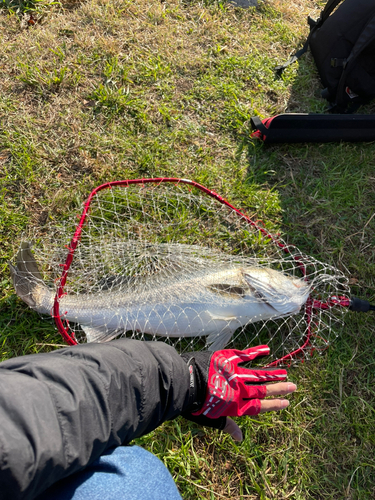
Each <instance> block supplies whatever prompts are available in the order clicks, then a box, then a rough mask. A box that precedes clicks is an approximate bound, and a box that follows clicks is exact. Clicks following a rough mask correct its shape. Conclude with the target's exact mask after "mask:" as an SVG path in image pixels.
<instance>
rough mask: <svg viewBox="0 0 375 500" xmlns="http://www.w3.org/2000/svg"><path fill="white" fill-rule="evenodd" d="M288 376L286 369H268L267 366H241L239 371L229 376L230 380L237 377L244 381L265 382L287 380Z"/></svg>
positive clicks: (238, 379)
mask: <svg viewBox="0 0 375 500" xmlns="http://www.w3.org/2000/svg"><path fill="white" fill-rule="evenodd" d="M287 376H288V373H287V371H286V370H281V369H277V370H268V369H266V368H241V367H240V366H239V367H238V368H237V371H236V372H235V373H233V374H232V375H231V376H230V377H229V378H228V382H230V381H232V380H234V379H237V381H238V382H239V381H240V380H241V381H242V382H244V383H248V384H250V383H257V382H261V383H265V382H276V381H279V382H280V381H281V380H285V379H286V378H287Z"/></svg>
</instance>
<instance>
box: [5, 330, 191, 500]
mask: <svg viewBox="0 0 375 500" xmlns="http://www.w3.org/2000/svg"><path fill="white" fill-rule="evenodd" d="M188 407H189V373H188V369H187V365H186V363H185V361H184V360H183V359H182V358H181V357H180V356H179V355H178V354H177V352H176V351H175V350H174V349H173V348H172V347H170V346H168V345H166V344H164V343H159V342H138V341H133V340H126V339H124V340H118V341H113V342H110V343H108V344H85V345H80V346H75V347H71V348H65V349H61V350H58V351H55V352H51V353H48V354H38V355H30V356H23V357H19V358H14V359H10V360H8V361H5V362H3V363H1V364H0V422H1V424H0V498H1V499H7V500H9V499H10V498H11V499H12V500H17V499H32V498H35V496H37V495H38V494H40V493H41V492H42V491H44V490H45V489H47V488H48V487H49V486H50V485H51V484H53V483H55V482H56V481H58V480H60V479H62V478H64V477H66V476H68V475H70V474H72V473H74V472H76V471H79V470H81V469H83V468H84V467H85V466H86V465H88V464H90V463H91V462H93V461H94V460H96V459H97V458H98V457H99V456H100V455H101V454H102V453H103V452H104V451H105V450H106V449H107V448H110V447H113V446H116V445H120V444H126V443H129V442H130V441H131V440H132V439H134V438H136V437H139V436H142V435H144V434H146V433H148V432H150V431H152V430H153V429H155V428H156V427H158V426H159V425H160V424H161V423H162V422H164V421H165V420H169V419H172V418H175V417H176V416H177V415H179V414H181V412H183V411H184V410H186V409H188Z"/></svg>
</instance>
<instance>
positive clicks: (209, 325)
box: [9, 242, 310, 351]
mask: <svg viewBox="0 0 375 500" xmlns="http://www.w3.org/2000/svg"><path fill="white" fill-rule="evenodd" d="M185 247H186V245H185ZM207 251H209V250H208V249H207ZM200 252H201V254H202V253H203V250H202V249H201V251H200ZM185 253H187V250H186V248H185ZM182 255H183V254H182ZM192 260H194V259H193V258H192ZM200 260H201V261H202V259H200ZM202 262H203V264H205V263H204V261H202ZM202 262H201V263H200V265H196V268H195V269H194V266H192V265H189V266H187V267H186V269H185V270H184V267H183V265H182V263H181V262H179V263H178V265H177V266H176V265H173V264H171V269H170V272H169V273H167V274H163V277H160V276H159V275H158V273H155V274H151V275H150V276H148V277H147V279H146V278H144V277H143V278H142V279H141V280H138V281H137V280H136V279H132V277H129V276H124V277H122V278H121V277H116V276H110V277H109V285H108V286H104V285H103V287H102V289H101V290H99V291H97V292H96V293H77V294H74V293H70V294H67V295H64V296H62V297H61V298H60V299H59V309H60V317H61V319H63V320H67V321H69V322H73V323H76V324H78V325H80V327H81V328H82V330H83V331H84V332H85V334H86V340H87V342H104V341H109V340H112V339H114V338H115V337H117V336H119V335H120V334H121V333H124V332H127V331H134V332H141V333H145V334H150V335H154V336H160V337H202V336H206V344H207V346H208V349H209V350H211V351H216V350H220V349H223V348H224V347H225V346H226V345H227V344H228V343H229V342H230V339H231V337H232V335H233V334H234V332H235V331H236V330H237V329H238V328H240V327H245V326H246V325H248V324H250V323H254V322H257V321H265V320H269V319H277V318H282V317H285V316H289V315H293V314H297V313H299V312H300V310H301V308H302V307H303V306H304V304H305V303H306V300H307V299H308V297H309V294H310V285H309V284H308V283H307V282H306V281H305V280H304V279H302V278H299V277H296V276H293V275H289V274H286V273H284V272H282V271H279V270H276V269H273V268H271V267H267V266H264V265H259V264H258V265H256V264H255V260H254V263H252V262H251V261H249V262H247V264H248V265H246V262H238V261H236V260H235V259H234V260H232V261H230V260H228V259H227V260H225V259H224V260H223V262H211V261H210V262H207V264H205V265H203V264H202ZM190 264H191V262H190ZM9 266H10V273H11V276H12V280H13V284H14V288H15V291H16V293H17V295H18V296H19V297H20V298H21V299H22V300H23V301H24V302H25V303H26V304H27V305H28V306H29V307H30V308H32V309H33V310H35V311H37V312H38V313H40V314H42V315H51V316H52V315H53V304H54V298H55V294H56V290H54V289H53V288H51V287H50V286H48V285H47V284H46V283H45V282H44V281H43V278H42V275H41V273H40V271H39V268H38V264H37V262H36V259H35V257H34V254H33V252H32V246H31V243H29V242H22V243H21V246H20V249H19V251H18V254H17V257H16V264H15V265H12V264H9ZM146 283H147V286H146Z"/></svg>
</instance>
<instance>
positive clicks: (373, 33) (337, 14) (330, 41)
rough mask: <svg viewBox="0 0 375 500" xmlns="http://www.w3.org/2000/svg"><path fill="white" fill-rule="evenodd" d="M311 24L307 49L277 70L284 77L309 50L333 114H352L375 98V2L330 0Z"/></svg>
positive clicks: (300, 51) (310, 20)
mask: <svg viewBox="0 0 375 500" xmlns="http://www.w3.org/2000/svg"><path fill="white" fill-rule="evenodd" d="M340 3H341V5H340V6H339V7H338V8H337V9H336V7H337V6H338V5H339V4H340ZM335 9H336V10H335ZM308 22H309V25H310V34H309V37H308V39H307V40H306V43H305V45H304V47H303V48H302V49H301V50H299V51H298V52H296V54H295V55H294V56H293V57H292V58H291V59H290V60H289V61H288V62H287V63H285V64H283V65H282V66H278V67H277V68H275V69H276V71H277V72H278V73H279V74H281V72H282V71H283V70H284V69H285V68H286V67H287V66H289V64H291V63H293V62H294V61H296V60H297V59H298V58H299V57H300V56H301V55H302V54H303V53H304V52H306V51H307V49H308V47H310V50H311V53H312V55H313V57H314V60H315V62H316V65H317V68H318V71H319V75H320V78H321V80H322V82H323V85H324V86H325V89H324V90H323V92H322V96H323V97H325V98H326V99H328V101H329V102H330V104H331V108H330V111H333V112H336V113H345V112H353V111H355V110H356V109H358V107H359V106H360V105H361V104H364V103H367V102H369V101H370V100H371V99H372V98H374V97H375V0H344V1H342V0H329V1H328V2H327V4H326V6H325V8H324V10H323V11H322V12H321V14H320V17H319V19H317V20H316V21H314V20H313V19H311V18H309V19H308Z"/></svg>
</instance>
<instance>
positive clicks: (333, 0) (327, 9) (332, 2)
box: [275, 0, 342, 76]
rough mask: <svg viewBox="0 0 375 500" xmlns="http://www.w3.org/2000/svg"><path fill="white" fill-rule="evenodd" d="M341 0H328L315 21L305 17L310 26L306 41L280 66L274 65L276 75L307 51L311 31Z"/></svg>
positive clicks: (280, 73)
mask: <svg viewBox="0 0 375 500" xmlns="http://www.w3.org/2000/svg"><path fill="white" fill-rule="evenodd" d="M340 2H342V0H328V2H327V3H326V5H325V7H324V9H323V10H322V12H321V13H320V16H319V18H318V19H317V20H316V21H315V20H314V19H312V18H311V17H310V16H309V17H308V18H307V22H308V23H309V26H310V33H309V36H308V37H307V39H306V42H305V43H304V45H303V47H302V48H301V49H299V50H297V52H295V53H294V54H293V55H292V57H291V58H290V59H289V60H288V61H286V63H284V64H281V65H280V66H276V67H275V71H276V74H277V75H278V76H281V75H282V73H283V71H284V69H286V68H287V67H288V66H290V65H291V64H293V63H294V62H296V61H297V60H298V59H299V58H300V57H301V56H302V55H303V54H304V53H305V52H307V49H308V48H309V43H310V38H311V35H312V33H313V32H314V31H315V30H317V29H318V28H320V26H321V25H322V24H323V23H324V21H326V20H327V19H328V17H329V16H330V15H331V13H332V11H333V10H334V9H335V8H336V7H337V6H338V4H339V3H340Z"/></svg>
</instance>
